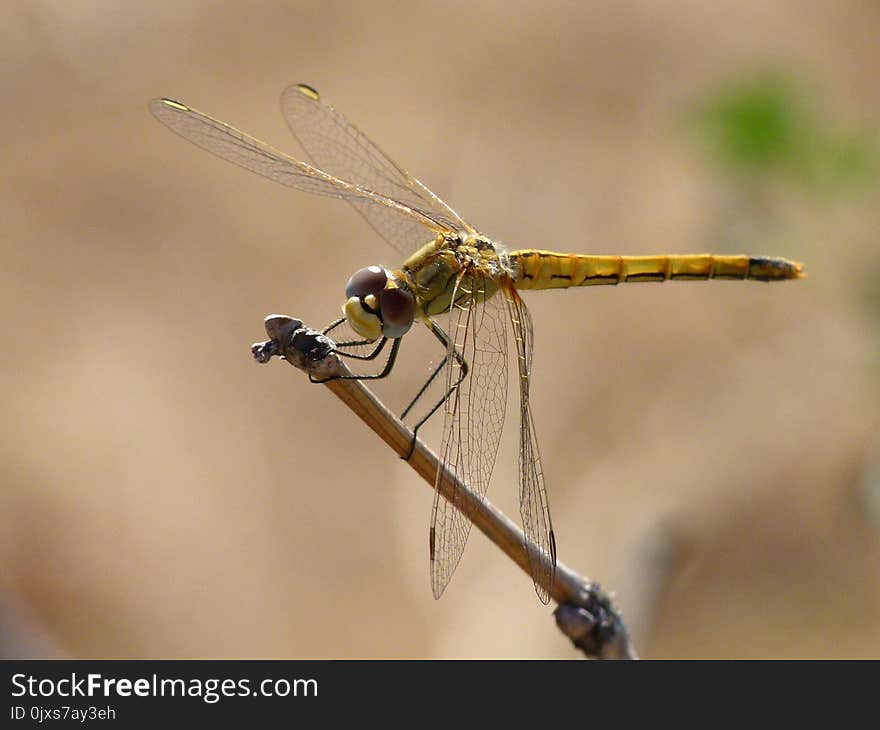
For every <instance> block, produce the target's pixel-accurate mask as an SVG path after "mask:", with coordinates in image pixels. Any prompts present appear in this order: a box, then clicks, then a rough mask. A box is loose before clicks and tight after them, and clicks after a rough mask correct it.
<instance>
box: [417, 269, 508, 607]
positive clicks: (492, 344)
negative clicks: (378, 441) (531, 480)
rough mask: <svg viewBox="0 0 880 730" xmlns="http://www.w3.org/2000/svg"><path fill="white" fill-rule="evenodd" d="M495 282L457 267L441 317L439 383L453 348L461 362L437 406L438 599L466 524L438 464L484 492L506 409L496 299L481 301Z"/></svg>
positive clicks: (434, 540)
mask: <svg viewBox="0 0 880 730" xmlns="http://www.w3.org/2000/svg"><path fill="white" fill-rule="evenodd" d="M494 288H497V285H496V284H494V282H490V281H487V280H486V279H484V278H483V277H482V276H481V275H478V274H473V273H467V272H466V273H464V274H463V275H462V276H460V277H459V280H458V283H457V285H456V291H455V296H454V297H453V301H454V304H453V306H452V308H451V310H450V315H449V329H448V334H449V336H450V341H449V348H448V352H447V362H448V363H449V366H448V367H447V368H446V376H447V387H448V388H451V387H452V386H453V385H454V384H455V382H456V381H457V380H458V379H459V377H460V374H461V370H460V367H459V366H458V363H457V362H456V358H455V353H456V352H458V353H460V355H461V356H463V358H464V360H465V361H466V363H467V367H468V371H467V376H466V377H465V378H464V379H463V380H462V381H461V382H460V384H459V385H458V386H457V387H456V388H455V389H454V390H453V391H452V393H451V394H450V395H449V397H448V398H447V399H446V402H445V404H444V421H443V441H442V445H441V447H440V459H441V470H438V475H437V479H438V484H436V485H435V492H434V508H433V510H432V512H431V585H432V587H433V590H434V597H435V598H439V597H440V595H441V594H442V593H443V590H444V589H445V588H446V585H447V583H449V579H450V578H451V577H452V574H453V572H455V568H456V566H457V565H458V561H459V560H460V558H461V554H462V552H463V551H464V546H465V544H466V543H467V539H468V535H469V533H470V529H471V522H470V520H468V519H467V518H466V517H465V516H464V515H463V514H462V513H461V512H459V511H458V509H457V508H456V504H457V503H458V500H457V499H456V498H455V497H454V498H453V499H452V501H451V502H450V501H447V500H445V499H443V498H441V497H440V494H439V492H438V491H437V490H436V487H437V486H439V479H440V473H441V471H442V467H446V469H448V470H449V471H450V472H451V473H452V474H454V475H455V476H456V477H457V478H458V479H460V480H461V481H463V482H465V483H466V484H468V485H469V486H470V487H471V489H473V490H474V491H476V492H477V493H478V494H479V495H480V497H481V498H483V497H485V494H486V489H487V488H488V486H489V478H490V477H491V476H492V469H493V467H494V466H495V458H496V456H497V454H498V443H499V441H500V438H501V428H502V426H503V425H504V412H505V409H506V407H507V325H506V321H505V320H506V318H507V313H506V312H505V305H504V301H503V299H502V298H501V297H495V298H493V299H490V300H488V301H487V302H485V304H484V303H483V301H482V300H483V298H484V294H485V292H486V290H487V289H489V290H492V289H494Z"/></svg>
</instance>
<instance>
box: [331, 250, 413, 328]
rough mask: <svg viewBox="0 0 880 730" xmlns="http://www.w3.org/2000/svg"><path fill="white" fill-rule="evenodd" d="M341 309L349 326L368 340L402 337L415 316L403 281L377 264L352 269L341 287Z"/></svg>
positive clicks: (411, 301) (411, 298)
mask: <svg viewBox="0 0 880 730" xmlns="http://www.w3.org/2000/svg"><path fill="white" fill-rule="evenodd" d="M345 299H346V301H345V304H344V305H343V307H342V311H343V313H344V314H345V318H346V319H347V320H348V322H349V324H351V327H352V329H353V330H354V331H355V332H357V333H358V334H359V335H360V336H361V337H365V338H366V339H368V340H378V339H379V338H380V337H388V338H390V339H395V338H397V337H403V335H405V334H406V333H407V332H409V328H410V327H412V323H413V319H414V318H415V308H416V304H415V300H414V299H413V295H412V294H411V293H410V291H409V287H408V286H407V285H406V282H404V281H402V280H401V279H400V278H398V277H396V276H395V275H394V274H393V273H392V272H391V271H389V270H388V269H385V268H383V267H381V266H368V267H367V268H365V269H360V270H358V271H356V272H355V273H354V274H353V275H352V277H351V278H350V279H349V280H348V284H347V285H346V287H345Z"/></svg>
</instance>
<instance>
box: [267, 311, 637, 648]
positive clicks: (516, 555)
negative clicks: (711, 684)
mask: <svg viewBox="0 0 880 730" xmlns="http://www.w3.org/2000/svg"><path fill="white" fill-rule="evenodd" d="M265 326H266V333H267V334H268V335H269V338H270V339H269V340H268V341H267V342H259V343H256V344H254V345H253V346H252V348H251V351H252V353H253V356H254V358H255V359H256V360H257V361H258V362H261V363H266V362H268V361H269V360H270V359H271V358H272V357H273V356H277V357H281V358H283V359H285V360H287V361H288V362H290V363H291V364H292V365H293V366H295V367H296V368H298V369H300V370H304V371H305V372H307V373H309V375H310V376H311V377H312V378H314V379H316V380H324V379H326V378H333V377H336V378H337V379H333V380H328V381H327V382H326V383H325V385H326V386H327V388H328V389H329V390H330V391H332V392H333V394H334V395H336V396H337V397H338V398H339V399H340V400H341V401H342V402H343V403H345V404H346V405H347V406H348V407H349V408H350V409H351V410H352V411H354V413H355V414H357V416H358V417H359V418H360V419H361V420H363V421H364V422H365V423H366V424H367V425H368V426H369V427H370V428H371V429H372V430H373V431H375V432H376V434H378V435H379V437H380V438H381V439H382V440H383V441H384V442H385V443H386V444H388V445H389V446H390V447H391V449H392V450H393V451H394V452H395V453H396V454H397V455H398V456H399V457H401V458H406V455H407V454H408V453H409V451H410V447H411V445H412V441H413V434H412V431H410V430H409V429H408V428H407V427H406V426H405V425H404V424H403V422H401V421H400V419H398V418H397V417H396V416H395V415H394V414H393V413H391V411H389V410H388V409H387V408H386V407H385V406H384V405H383V404H382V403H381V402H380V401H379V400H378V399H377V398H376V397H375V396H374V395H373V393H372V392H370V391H369V390H368V389H367V388H366V387H365V386H364V385H363V383H362V382H361V381H360V380H356V379H345V378H344V377H343V378H340V377H339V376H346V375H350V372H349V371H348V369H347V368H346V367H345V365H344V364H343V363H342V362H341V360H340V359H339V358H338V357H337V356H336V355H335V353H334V351H333V348H334V343H333V341H332V340H331V339H330V338H328V337H327V336H325V335H323V334H321V333H320V332H318V331H316V330H312V329H309V328H307V327H304V326H303V323H302V321H301V320H298V319H293V318H291V317H286V316H284V315H270V316H269V317H267V318H266V320H265ZM408 463H409V465H410V466H411V467H412V468H413V469H414V470H415V471H416V472H417V473H418V474H419V476H421V477H422V479H424V480H425V481H426V482H427V483H428V484H429V485H430V486H431V488H432V489H433V488H434V485H435V480H436V476H437V469H438V468H439V460H438V458H437V455H436V454H434V452H433V451H431V450H430V449H429V448H428V447H427V446H425V445H424V444H423V443H422V442H421V441H418V440H417V441H416V443H415V448H414V449H413V452H412V455H411V457H410V458H409V461H408ZM439 489H440V493H441V495H442V496H443V497H444V499H447V500H451V497H452V495H453V493H454V492H455V494H456V507H457V508H458V509H459V510H460V511H461V512H462V513H463V514H464V515H465V516H466V517H467V518H468V519H469V520H471V522H472V523H473V524H474V525H475V526H476V527H477V528H478V529H479V530H480V531H481V532H482V533H483V534H484V535H486V537H488V538H489V540H491V541H492V542H493V543H494V544H495V545H497V546H498V547H499V548H500V549H501V550H502V551H503V552H504V553H505V554H506V555H507V556H508V557H509V558H510V559H511V560H513V562H515V563H516V564H517V565H518V566H519V567H520V568H521V569H522V570H523V571H524V572H525V573H526V574H527V575H531V573H530V570H529V556H528V552H527V551H526V536H525V535H524V533H523V531H522V530H521V529H520V528H519V527H518V526H517V525H516V524H514V523H513V521H511V520H510V519H509V518H508V517H507V516H506V515H505V514H504V513H503V512H501V511H500V510H499V509H498V508H497V507H495V506H494V505H492V504H491V503H490V502H489V501H488V500H486V499H482V498H481V497H480V496H479V495H478V494H477V493H475V492H474V491H473V490H472V489H471V488H470V487H468V486H467V485H466V484H463V483H461V482H458V481H457V480H456V478H455V476H454V475H453V474H452V473H450V472H449V471H448V470H446V469H445V468H444V469H443V471H442V478H441V479H440V484H439ZM462 495H464V499H462ZM551 596H552V598H553V600H554V601H556V603H557V604H559V605H558V607H557V609H556V611H555V612H554V613H555V617H556V623H557V626H559V628H560V630H561V631H562V632H563V633H564V634H565V635H566V636H568V637H569V638H570V639H571V640H572V642H573V643H574V644H575V646H577V647H578V648H580V649H581V650H582V651H583V652H584V653H585V654H586V655H587V656H589V657H592V658H599V659H635V658H637V655H636V652H635V649H634V647H633V646H632V644H631V642H630V639H629V634H628V632H627V629H626V626H625V624H624V623H623V619H622V618H621V616H620V613H619V611H618V610H617V608H616V607H615V605H614V603H613V601H612V600H611V598H610V596H608V595H607V594H606V593H605V592H604V591H602V589H601V587H600V586H599V584H598V583H593V582H591V581H588V580H585V579H584V578H582V577H581V576H579V575H578V574H577V573H575V572H574V571H573V570H571V569H570V568H568V567H566V566H565V565H564V564H563V563H561V562H557V565H556V578H555V581H554V583H553V588H552V593H551Z"/></svg>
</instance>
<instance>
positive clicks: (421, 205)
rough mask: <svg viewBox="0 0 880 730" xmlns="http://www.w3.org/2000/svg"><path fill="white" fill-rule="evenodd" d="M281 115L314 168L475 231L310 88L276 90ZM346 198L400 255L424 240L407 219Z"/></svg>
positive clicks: (436, 218) (409, 251) (453, 224)
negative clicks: (278, 93) (280, 92)
mask: <svg viewBox="0 0 880 730" xmlns="http://www.w3.org/2000/svg"><path fill="white" fill-rule="evenodd" d="M281 113H282V114H283V115H284V118H285V119H286V120H287V124H288V126H289V127H290V130H291V131H292V132H293V136H294V137H296V139H297V140H298V141H299V143H300V144H301V145H302V147H303V149H304V150H305V151H306V153H307V159H309V161H310V162H312V163H314V164H315V166H316V167H319V168H320V169H322V170H324V171H325V172H328V173H330V174H331V175H335V176H336V177H339V178H341V179H343V180H351V181H353V182H355V183H357V184H358V185H361V186H363V187H365V188H368V189H369V190H372V191H374V192H376V193H379V194H380V195H383V196H385V197H387V198H390V199H392V200H396V201H399V202H400V203H402V204H404V205H406V206H408V207H410V208H414V209H418V210H423V211H430V213H431V215H432V217H433V218H434V219H435V220H436V221H442V222H443V223H444V225H446V226H448V227H449V228H457V229H459V230H464V231H468V232H470V233H476V231H474V229H473V228H472V227H471V226H470V225H468V224H467V223H466V222H465V221H463V220H462V219H461V217H460V216H459V215H458V214H457V213H456V212H455V211H454V210H452V208H450V207H449V206H448V205H447V204H446V203H444V202H443V201H442V200H441V199H440V198H439V197H437V196H436V195H435V194H434V193H432V192H431V191H430V190H429V189H428V188H427V187H426V186H425V185H423V184H422V183H421V182H419V181H418V180H416V178H414V177H412V176H411V175H410V174H409V173H408V172H406V170H404V169H403V168H402V167H400V165H398V164H397V163H396V162H394V161H393V160H392V159H391V158H389V157H388V155H386V154H385V153H384V152H382V150H381V149H379V147H378V146H376V144H374V143H373V142H371V141H370V139H369V138H368V137H367V135H365V134H364V133H363V132H361V131H360V130H359V129H358V128H357V127H355V126H354V125H353V124H352V123H351V122H349V121H348V120H347V119H346V118H345V117H344V116H343V115H342V114H341V113H340V112H338V111H336V109H334V108H333V107H332V106H330V105H329V104H325V103H324V102H322V101H321V100H320V98H319V96H318V92H317V91H315V90H314V89H313V88H311V87H310V86H306V85H305V84H296V85H295V86H290V87H288V88H287V89H285V90H284V92H283V93H282V94H281ZM350 202H351V203H352V205H354V207H355V208H356V209H357V210H358V212H359V213H361V214H362V215H363V216H364V218H366V219H367V221H368V222H369V224H370V225H371V226H373V228H375V229H376V231H377V232H378V233H379V235H380V236H382V237H383V238H384V239H385V240H386V241H388V243H390V244H391V245H392V246H394V247H395V248H396V249H397V250H399V251H401V252H402V253H404V254H410V253H412V251H414V250H415V249H416V248H418V247H419V246H420V245H422V244H424V243H426V242H427V241H426V240H424V239H425V236H424V231H423V230H420V229H419V228H418V227H417V226H415V225H414V224H413V222H412V221H409V220H406V219H404V218H400V217H396V218H395V217H393V216H387V215H385V214H384V212H383V211H382V209H381V208H376V207H375V206H372V205H369V204H368V203H365V202H363V201H360V200H351V201H350Z"/></svg>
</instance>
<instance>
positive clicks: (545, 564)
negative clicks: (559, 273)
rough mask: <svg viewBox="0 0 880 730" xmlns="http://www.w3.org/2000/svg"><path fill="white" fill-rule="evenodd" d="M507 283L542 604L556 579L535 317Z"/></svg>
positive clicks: (523, 473)
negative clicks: (539, 427)
mask: <svg viewBox="0 0 880 730" xmlns="http://www.w3.org/2000/svg"><path fill="white" fill-rule="evenodd" d="M505 284H506V285H505V286H503V289H502V291H503V293H504V298H505V301H506V302H507V310H508V314H509V315H510V322H511V324H512V326H513V335H514V340H515V341H516V352H517V364H518V368H519V398H520V429H519V488H520V492H519V509H520V515H521V516H522V523H523V530H524V531H525V533H526V537H527V538H528V542H527V543H526V552H527V553H528V557H529V570H530V571H531V574H532V579H533V580H534V582H535V590H536V591H537V593H538V598H540V599H541V601H542V602H543V603H548V602H549V601H550V594H551V592H552V591H553V581H554V578H555V576H556V538H555V537H554V534H553V524H552V523H551V521H550V507H549V504H548V502H547V490H546V489H545V487H544V471H543V469H542V468H541V454H540V453H539V451H538V442H537V439H536V438H535V426H534V423H533V422H532V410H531V406H530V405H529V379H530V376H531V370H532V351H533V348H534V338H533V336H532V318H531V316H530V315H529V310H528V309H527V308H526V305H525V302H523V300H522V299H521V298H520V296H519V293H518V292H517V291H516V289H514V287H513V284H512V283H510V282H505Z"/></svg>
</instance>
